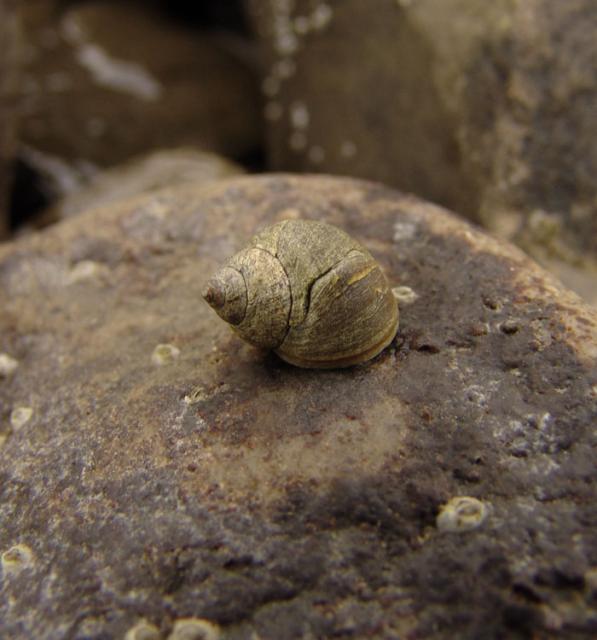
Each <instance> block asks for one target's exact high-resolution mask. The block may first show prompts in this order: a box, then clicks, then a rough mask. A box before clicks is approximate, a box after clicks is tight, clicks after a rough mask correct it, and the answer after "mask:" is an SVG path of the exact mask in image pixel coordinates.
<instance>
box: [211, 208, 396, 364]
mask: <svg viewBox="0 0 597 640" xmlns="http://www.w3.org/2000/svg"><path fill="white" fill-rule="evenodd" d="M204 297H205V299H206V300H207V302H208V303H209V304H210V305H211V306H212V307H213V308H214V309H215V310H216V312H217V313H218V315H220V317H222V318H223V319H224V320H226V321H227V322H230V323H231V325H232V327H233V328H234V330H235V331H236V332H237V333H238V334H239V335H240V336H241V337H243V338H244V339H245V340H247V341H248V342H250V343H251V344H254V345H257V346H261V347H266V348H270V349H274V350H275V352H276V353H277V354H278V355H279V356H280V357H281V358H282V359H284V360H286V361H287V362H290V363H291V364H294V365H297V366H299V367H309V368H335V367H347V366H350V365H353V364H358V363H360V362H365V361H366V360H369V359H370V358H373V357H374V356H376V355H377V354H378V353H379V352H380V351H381V350H382V349H384V347H386V346H387V345H388V344H389V343H390V342H391V341H392V340H393V339H394V336H395V335H396V331H397V329H398V306H397V303H396V299H395V298H394V296H393V295H392V292H391V290H390V288H389V286H388V283H387V280H386V278H385V276H384V275H383V273H382V271H381V269H380V267H379V265H378V264H377V262H375V260H374V259H373V258H372V256H371V254H370V253H369V252H368V251H367V250H366V249H365V248H364V247H363V246H362V245H360V244H359V243H358V242H356V241H355V240H353V239H352V238H351V237H350V236H348V235H347V234H346V233H344V231H341V230H340V229H337V228H336V227H333V226H331V225H329V224H326V223H324V222H316V221H309V220H285V221H284V222H280V223H278V224H275V225H273V226H271V227H268V228H266V229H264V230H263V231H262V232H261V233H259V234H258V235H256V236H255V237H254V238H253V239H252V240H251V241H250V242H249V244H248V246H247V247H246V248H245V249H243V250H242V251H240V252H239V253H237V254H236V255H235V256H233V257H232V258H231V259H230V261H229V262H228V264H227V265H226V266H225V267H223V268H222V269H220V271H218V272H217V273H216V274H215V275H214V277H213V278H212V279H211V280H210V281H209V282H208V285H207V288H206V291H205V294H204Z"/></svg>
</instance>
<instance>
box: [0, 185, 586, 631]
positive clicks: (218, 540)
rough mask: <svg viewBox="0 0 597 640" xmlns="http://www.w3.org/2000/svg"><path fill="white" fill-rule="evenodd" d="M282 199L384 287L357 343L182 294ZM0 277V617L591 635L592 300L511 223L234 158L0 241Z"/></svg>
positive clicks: (196, 290)
mask: <svg viewBox="0 0 597 640" xmlns="http://www.w3.org/2000/svg"><path fill="white" fill-rule="evenodd" d="M90 216H93V219H94V224H93V227H91V226H90ZM296 216H304V217H307V218H315V219H325V220H327V221H329V222H332V223H335V224H337V225H339V226H341V227H342V228H344V229H345V230H347V231H348V232H349V233H351V234H353V235H354V237H355V238H357V239H358V240H360V241H361V242H363V243H364V244H365V246H367V247H368V248H369V249H370V250H371V252H372V253H373V254H374V256H375V257H376V258H378V259H379V261H380V263H381V265H382V267H383V268H384V270H385V272H386V274H387V276H388V277H389V279H390V280H391V282H392V283H393V284H394V285H396V286H399V287H401V288H400V289H398V291H397V293H398V295H399V299H400V300H401V326H400V329H399V333H398V336H397V338H396V339H395V341H394V342H393V343H392V345H391V346H390V347H389V348H388V349H386V350H385V351H384V352H383V353H382V354H380V356H378V357H377V358H376V359H375V360H373V361H372V362H370V363H368V364H366V365H364V366H360V367H357V368H353V369H347V370H342V371H328V372H321V371H308V370H300V369H296V368H293V367H291V366H289V365H285V364H284V363H282V362H281V361H280V360H278V359H277V358H275V357H274V356H272V355H267V354H262V353H259V352H257V351H256V350H254V349H252V348H251V347H249V346H248V345H246V344H244V343H243V342H242V341H240V339H238V338H237V337H236V336H234V335H233V334H232V332H231V331H230V329H229V328H228V326H227V325H225V324H224V323H223V322H222V321H220V320H219V319H218V318H217V317H216V316H215V314H214V313H213V312H212V310H211V309H209V307H208V306H207V304H205V303H204V302H203V301H202V300H201V297H200V293H201V290H202V287H203V285H204V284H205V282H206V280H207V278H208V277H209V276H210V275H211V273H212V272H213V270H214V269H215V268H216V267H217V266H218V265H220V264H221V263H222V262H223V260H224V259H225V258H227V257H228V256H229V255H230V254H231V253H233V252H234V251H236V250H237V249H239V248H240V247H241V246H242V244H244V243H245V242H246V240H247V239H248V238H249V236H251V235H252V234H253V233H254V232H255V231H256V230H257V229H258V228H259V227H261V226H262V225H265V224H269V223H272V222H275V221H277V220H280V219H286V218H292V217H296ZM91 228H93V229H94V230H93V231H91V230H90V229H91ZM0 296H1V299H2V300H3V301H4V302H3V305H2V307H1V308H0V352H1V353H2V356H1V357H0V375H1V376H2V377H0V419H1V423H0V424H2V431H1V433H2V436H3V439H4V442H3V444H2V446H1V448H0V553H1V559H2V573H1V581H0V635H1V636H3V637H10V638H12V639H15V640H19V639H25V638H27V639H29V638H39V639H42V640H44V639H58V638H67V637H68V638H73V639H83V638H86V639H91V638H93V639H98V640H99V639H100V638H102V639H103V638H122V637H123V636H124V634H125V632H126V631H127V630H131V629H133V631H132V632H131V634H130V635H129V636H128V638H137V640H138V639H139V638H141V637H154V638H158V637H166V635H167V634H168V633H169V632H170V630H171V629H172V628H173V624H174V622H175V621H177V622H178V624H177V626H175V627H174V631H173V633H174V635H173V636H171V637H172V638H176V637H178V638H180V637H183V633H184V627H183V624H187V627H186V628H187V630H188V628H189V627H188V625H189V624H190V623H182V621H181V620H180V619H181V618H187V617H191V616H192V617H196V618H200V619H203V622H197V623H196V628H201V629H202V633H203V637H211V638H214V637H218V635H220V637H222V638H234V639H236V638H243V639H244V638H246V639H254V638H268V639H269V638H276V639H278V640H285V639H290V638H331V637H343V638H348V637H354V638H365V637H367V638H378V639H382V638H383V639H386V638H406V637H411V638H414V637H416V638H504V637H508V638H527V637H545V638H551V637H553V638H555V637H558V638H561V637H570V638H577V639H580V638H587V639H588V638H591V637H594V634H595V631H596V629H597V617H596V614H595V603H596V601H595V598H596V597H597V539H596V537H595V527H596V525H597V520H596V510H595V500H596V497H597V496H596V487H595V482H596V478H595V467H594V447H595V429H594V425H595V419H596V417H597V316H596V314H595V311H592V310H590V309H589V308H587V307H585V306H584V305H583V303H581V302H580V300H579V299H578V298H577V297H576V296H575V295H574V294H572V293H569V292H567V291H566V290H564V289H562V288H561V287H560V286H559V285H558V284H557V283H556V282H555V281H554V280H553V279H552V277H551V276H550V275H549V274H547V273H546V272H544V271H543V270H542V269H540V268H539V267H537V266H536V265H535V264H534V263H533V262H531V261H530V260H529V259H528V258H526V257H525V256H524V255H523V254H522V253H521V252H519V251H518V250H516V249H514V248H512V247H511V246H509V245H506V244H502V243H499V242H497V241H495V240H492V239H490V238H489V237H487V236H486V235H483V234H482V233H480V232H479V231H476V230H474V229H473V228H471V227H469V226H468V225H466V224H464V223H462V222H460V221H458V220H457V219H456V218H455V217H454V216H452V215H450V214H448V213H446V212H445V211H443V210H441V209H439V208H437V207H435V206H433V205H429V204H426V203H424V202H422V201H420V200H417V199H415V198H414V197H411V196H404V195H400V194H399V193H396V192H394V191H391V190H389V189H387V188H384V187H381V186H378V185H374V184H369V183H364V182H359V181H355V180H351V179H340V178H328V177H304V178H300V177H289V176H283V175H282V176H273V177H268V176H265V177H249V178H235V179H232V180H227V181H220V182H214V183H212V184H211V185H209V186H207V187H204V188H196V187H193V186H182V187H181V186H179V187H176V188H173V189H166V190H162V191H160V192H158V193H156V194H151V195H147V196H141V197H139V198H136V199H133V200H127V201H126V202H123V203H121V204H112V205H110V206H109V207H107V208H105V209H104V210H103V211H102V212H98V211H97V210H96V211H94V212H92V213H91V212H90V214H89V215H87V214H82V215H80V216H77V217H74V218H72V219H70V220H67V221H65V222H63V223H60V224H57V225H54V226H53V227H50V228H48V229H47V230H45V231H44V232H42V233H40V234H38V235H32V236H30V237H28V238H23V239H20V240H19V241H17V242H15V243H14V244H11V245H7V246H4V247H2V248H0ZM142 619H145V620H147V624H149V623H151V624H153V625H155V628H156V629H159V631H157V630H155V629H154V631H151V633H153V636H151V635H149V636H143V635H142V629H143V627H140V626H136V625H139V624H141V620H142ZM205 621H209V623H211V626H209V625H208V622H205ZM213 625H218V627H219V631H218V628H217V627H215V626H213ZM144 628H145V630H146V631H147V630H148V629H149V627H147V626H145V627H144ZM208 632H209V634H208ZM148 633H150V632H149V631H148ZM195 637H201V636H195Z"/></svg>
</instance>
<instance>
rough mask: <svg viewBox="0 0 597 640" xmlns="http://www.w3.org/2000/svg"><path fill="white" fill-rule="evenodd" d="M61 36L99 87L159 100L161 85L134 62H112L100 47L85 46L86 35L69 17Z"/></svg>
mask: <svg viewBox="0 0 597 640" xmlns="http://www.w3.org/2000/svg"><path fill="white" fill-rule="evenodd" d="M62 34H63V36H64V37H65V39H66V40H67V41H68V42H69V43H70V44H71V45H72V46H73V47H74V49H75V52H74V53H75V58H76V60H77V62H78V63H79V64H80V65H81V66H82V67H84V68H85V69H87V71H88V72H89V73H90V74H91V76H92V77H93V79H94V80H95V82H96V83H97V84H98V85H100V86H102V87H107V88H108V89H112V90H113V91H120V92H121V93H128V94H129V95H133V96H135V97H136V98H140V99H142V100H147V101H154V100H158V99H159V98H160V97H161V95H162V85H161V84H160V82H159V81H158V80H157V79H156V78H154V77H153V76H152V75H151V73H150V72H149V71H148V70H147V69H145V68H144V67H142V66H141V65H140V64H138V63H136V62H131V61H129V60H118V59H117V58H113V57H112V56H111V55H110V54H109V53H108V52H107V51H104V50H103V49H102V48H101V47H98V46H97V45H95V44H89V43H88V42H86V41H85V39H84V36H85V34H84V33H83V31H82V29H81V27H80V25H79V24H78V23H77V22H76V20H75V19H73V18H72V16H69V17H67V18H66V19H65V20H64V21H63V23H62Z"/></svg>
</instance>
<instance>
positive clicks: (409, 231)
mask: <svg viewBox="0 0 597 640" xmlns="http://www.w3.org/2000/svg"><path fill="white" fill-rule="evenodd" d="M416 231H417V225H416V224H414V222H395V223H394V242H404V241H405V240H411V239H412V238H414V235H415V233H416Z"/></svg>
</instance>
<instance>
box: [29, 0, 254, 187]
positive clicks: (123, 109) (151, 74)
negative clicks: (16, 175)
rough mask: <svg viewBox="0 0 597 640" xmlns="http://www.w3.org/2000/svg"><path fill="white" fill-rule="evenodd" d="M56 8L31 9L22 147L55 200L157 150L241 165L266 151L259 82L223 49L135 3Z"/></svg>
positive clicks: (221, 44)
mask: <svg viewBox="0 0 597 640" xmlns="http://www.w3.org/2000/svg"><path fill="white" fill-rule="evenodd" d="M40 7H41V8H40ZM52 7H53V5H52V3H50V4H48V3H46V4H45V5H43V4H42V5H40V3H33V5H32V8H30V7H29V6H28V5H24V7H23V18H24V23H25V27H26V29H25V36H26V38H27V40H28V41H29V42H30V43H31V44H30V48H29V55H28V63H27V67H26V70H25V71H26V74H25V78H24V85H23V91H24V96H23V106H22V110H23V126H22V131H21V141H22V143H23V151H22V155H23V158H24V160H25V161H26V162H27V163H28V164H29V165H30V166H33V167H34V168H35V169H36V170H37V171H39V172H40V173H42V174H43V175H44V176H46V178H47V180H48V181H49V183H50V185H51V187H52V190H53V191H54V192H56V193H58V194H63V193H67V192H69V191H71V190H73V189H74V188H76V187H77V186H78V185H79V183H80V182H81V180H84V179H85V178H86V177H88V176H89V175H91V174H92V173H93V172H94V171H95V170H96V169H97V168H98V167H109V166H112V165H115V164H117V163H120V162H122V161H125V160H127V159H129V158H130V157H132V156H134V155H137V154H140V153H142V152H146V151H149V150H154V149H156V148H164V147H168V148H169V147H173V146H179V145H198V146H199V147H201V148H205V149H208V150H212V151H216V152H219V153H223V154H224V155H229V156H231V157H234V158H239V157H241V156H244V155H246V154H249V153H251V152H252V151H254V149H255V147H257V146H258V145H259V144H260V123H259V96H258V95H257V94H258V89H257V86H256V84H257V83H256V79H255V77H254V73H253V71H252V70H251V69H250V67H249V66H248V65H247V64H246V63H245V62H244V61H241V60H240V58H239V57H238V56H237V55H236V54H235V53H232V52H231V50H228V49H229V48H228V47H227V44H226V42H225V41H223V40H218V38H217V37H214V36H212V35H209V34H200V33H197V32H194V31H191V30H187V29H185V28H184V27H182V26H180V25H177V24H175V23H174V22H168V21H167V20H165V19H163V18H160V17H159V16H158V14H157V13H156V14H154V13H153V12H152V10H151V8H148V7H142V6H135V5H133V4H128V3H115V2H85V3H81V4H75V5H74V6H72V7H70V8H66V9H64V10H62V9H60V8H56V7H54V8H53V9H52Z"/></svg>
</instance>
